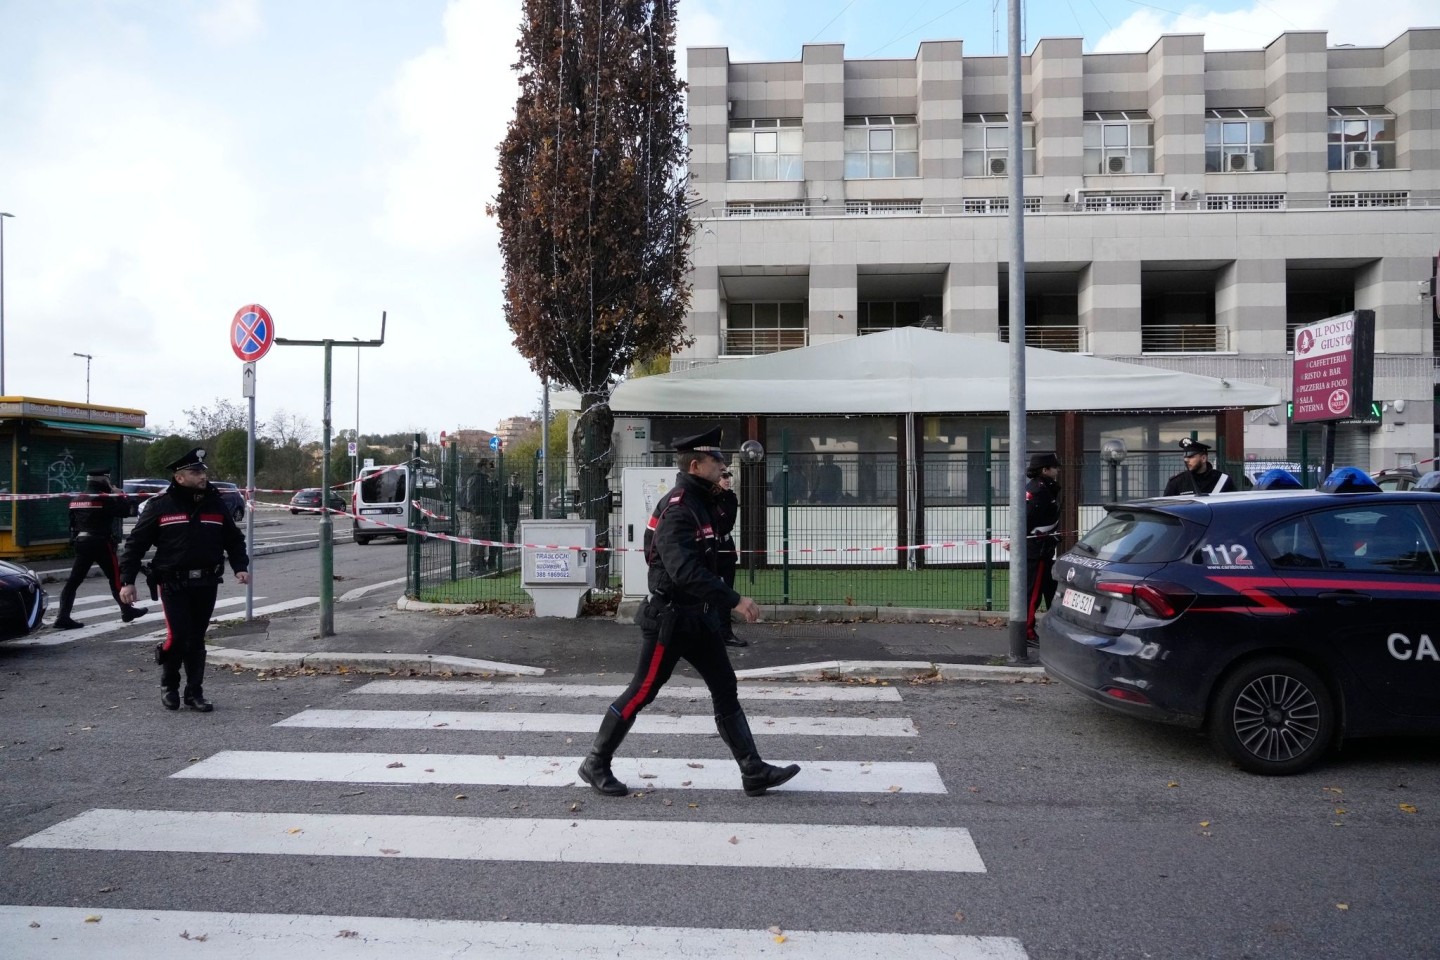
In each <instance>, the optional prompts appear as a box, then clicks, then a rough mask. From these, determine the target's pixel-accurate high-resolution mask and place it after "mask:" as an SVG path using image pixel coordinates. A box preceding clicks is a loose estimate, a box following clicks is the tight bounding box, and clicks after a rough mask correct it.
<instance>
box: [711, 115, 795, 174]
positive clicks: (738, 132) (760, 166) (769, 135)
mask: <svg viewBox="0 0 1440 960" xmlns="http://www.w3.org/2000/svg"><path fill="white" fill-rule="evenodd" d="M804 150H805V133H804V130H802V129H801V127H800V121H799V120H798V119H787V120H731V121H730V147H729V153H730V167H729V171H730V172H729V174H728V176H729V178H730V179H731V180H803V179H804V178H805V164H804V162H803V158H802V156H801V155H802V154H803V153H804Z"/></svg>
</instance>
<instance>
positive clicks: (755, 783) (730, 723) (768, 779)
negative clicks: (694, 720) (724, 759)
mask: <svg viewBox="0 0 1440 960" xmlns="http://www.w3.org/2000/svg"><path fill="white" fill-rule="evenodd" d="M715 729H716V730H719V731H720V739H721V740H724V741H725V745H726V746H727V747H729V748H730V752H731V753H733V754H734V755H735V762H736V763H738V764H740V785H741V786H742V787H744V788H745V795H746V796H747V797H758V796H761V795H762V794H764V793H765V791H766V790H769V789H770V788H771V787H778V786H780V784H782V783H784V782H785V781H787V780H789V779H790V778H791V777H793V776H795V774H797V773H799V772H800V765H799V764H798V763H792V764H790V766H788V767H776V766H772V765H771V764H768V763H766V762H765V761H764V760H761V759H760V752H759V751H758V750H756V749H755V737H754V736H753V735H752V734H751V733H750V722H749V721H748V720H746V719H745V711H743V710H736V711H735V712H734V713H732V714H730V715H729V716H725V717H722V716H719V715H718V714H717V715H716V717H715Z"/></svg>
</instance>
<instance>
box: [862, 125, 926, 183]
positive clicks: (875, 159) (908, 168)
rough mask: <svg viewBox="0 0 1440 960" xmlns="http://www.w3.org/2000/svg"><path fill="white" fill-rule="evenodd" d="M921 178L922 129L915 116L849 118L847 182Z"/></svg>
mask: <svg viewBox="0 0 1440 960" xmlns="http://www.w3.org/2000/svg"><path fill="white" fill-rule="evenodd" d="M918 176H920V128H919V127H918V126H917V125H916V123H915V118H914V117H896V116H880V117H846V118H845V179H846V180H875V179H885V178H892V177H918Z"/></svg>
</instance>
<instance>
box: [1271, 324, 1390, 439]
mask: <svg viewBox="0 0 1440 960" xmlns="http://www.w3.org/2000/svg"><path fill="white" fill-rule="evenodd" d="M1291 376H1292V380H1291V386H1292V393H1291V396H1292V397H1294V409H1295V422H1296V423H1313V422H1315V421H1318V420H1349V419H1350V418H1352V417H1354V416H1355V411H1356V410H1368V409H1369V407H1370V399H1371V398H1370V394H1371V391H1372V387H1373V384H1374V380H1375V311H1374V310H1356V311H1354V312H1353V313H1346V314H1341V315H1340V316H1338V317H1331V318H1330V319H1328V320H1321V321H1320V322H1319V323H1312V324H1310V325H1309V326H1308V327H1301V328H1300V329H1299V330H1296V331H1295V363H1294V368H1293V372H1292V374H1291Z"/></svg>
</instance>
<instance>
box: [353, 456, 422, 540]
mask: <svg viewBox="0 0 1440 960" xmlns="http://www.w3.org/2000/svg"><path fill="white" fill-rule="evenodd" d="M409 490H410V467H409V466H408V465H407V464H403V463H401V464H395V465H393V466H388V467H365V468H364V469H362V470H361V471H360V479H358V480H356V481H355V496H354V499H353V501H352V503H351V509H352V510H353V512H354V515H355V542H356V543H357V544H360V545H362V546H363V545H365V544H367V543H369V542H370V541H371V540H374V539H375V538H376V537H400V538H401V539H404V537H405V534H404V533H403V532H402V531H400V530H396V529H395V527H403V526H405V518H406V517H407V516H408V515H409V502H408V501H407V499H406V497H407V494H408V492H409ZM367 517H371V518H374V519H373V520H367V519H366V518H367ZM374 520H379V521H381V523H375V522H374ZM384 524H389V526H385V525H384Z"/></svg>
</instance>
